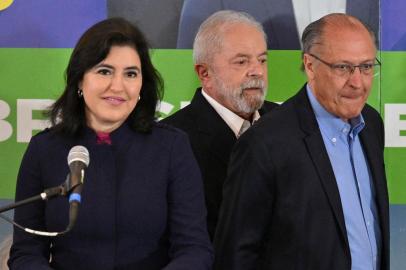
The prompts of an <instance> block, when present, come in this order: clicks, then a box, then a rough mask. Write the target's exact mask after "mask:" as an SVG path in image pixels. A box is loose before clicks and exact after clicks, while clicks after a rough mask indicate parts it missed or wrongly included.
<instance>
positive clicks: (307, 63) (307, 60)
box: [303, 53, 314, 81]
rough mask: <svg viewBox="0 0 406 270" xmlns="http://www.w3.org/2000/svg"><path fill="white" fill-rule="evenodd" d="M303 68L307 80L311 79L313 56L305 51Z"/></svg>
mask: <svg viewBox="0 0 406 270" xmlns="http://www.w3.org/2000/svg"><path fill="white" fill-rule="evenodd" d="M303 68H304V72H305V73H306V75H307V78H308V80H309V81H310V80H313V78H314V58H313V57H312V56H311V55H309V54H307V53H305V54H303Z"/></svg>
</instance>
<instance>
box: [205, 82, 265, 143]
mask: <svg viewBox="0 0 406 270" xmlns="http://www.w3.org/2000/svg"><path fill="white" fill-rule="evenodd" d="M202 95H203V97H204V98H205V99H206V100H207V102H209V104H210V105H211V106H212V107H213V108H214V110H215V111H216V112H217V113H218V114H219V115H220V117H221V118H222V119H223V120H224V122H226V124H227V126H229V127H230V128H231V130H232V131H233V132H234V134H235V136H237V135H238V132H239V131H240V129H241V127H242V124H243V123H244V120H245V119H244V118H242V117H240V116H239V115H237V114H235V113H234V112H232V111H230V110H229V109H228V108H226V107H224V106H223V105H221V104H220V103H219V102H217V100H215V99H214V98H212V97H211V96H209V95H208V94H207V93H206V92H205V91H204V89H202ZM259 118H260V114H259V112H258V110H257V111H255V113H254V118H253V121H252V122H253V123H254V122H255V121H257V120H258V119H259Z"/></svg>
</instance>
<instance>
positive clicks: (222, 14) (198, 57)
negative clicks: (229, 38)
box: [193, 10, 266, 64]
mask: <svg viewBox="0 0 406 270" xmlns="http://www.w3.org/2000/svg"><path fill="white" fill-rule="evenodd" d="M238 23H243V24H246V25H250V26H253V27H254V28H256V29H257V30H258V31H259V32H261V33H262V34H263V36H264V39H265V40H266V34H265V32H264V29H263V27H262V25H261V24H260V23H259V22H258V21H256V20H255V19H254V18H253V17H252V16H251V15H249V14H248V13H246V12H240V11H233V10H221V11H218V12H216V13H214V14H212V15H211V16H210V17H209V18H207V19H206V20H205V21H204V22H203V23H202V24H201V25H200V27H199V30H198V31H197V34H196V37H195V40H194V43H193V61H194V63H195V64H199V63H209V62H210V61H211V57H212V56H213V55H214V54H215V53H216V52H218V51H220V50H221V47H222V43H223V36H224V32H225V31H226V30H227V29H228V27H229V26H232V25H234V24H238ZM241 38H244V37H241Z"/></svg>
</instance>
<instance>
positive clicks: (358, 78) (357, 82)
mask: <svg viewBox="0 0 406 270" xmlns="http://www.w3.org/2000/svg"><path fill="white" fill-rule="evenodd" d="M363 76H364V75H363V74H362V72H361V70H360V69H359V67H355V69H354V71H353V72H352V73H350V75H349V78H348V82H349V83H350V85H351V86H353V87H355V88H359V87H361V86H362V77H363Z"/></svg>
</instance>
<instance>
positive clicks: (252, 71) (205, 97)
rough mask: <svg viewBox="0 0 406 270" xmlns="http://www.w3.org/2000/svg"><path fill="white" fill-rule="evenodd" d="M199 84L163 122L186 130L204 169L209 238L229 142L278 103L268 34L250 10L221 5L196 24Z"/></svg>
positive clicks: (221, 186)
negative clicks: (269, 96) (270, 98)
mask: <svg viewBox="0 0 406 270" xmlns="http://www.w3.org/2000/svg"><path fill="white" fill-rule="evenodd" d="M193 57H194V64H195V71H196V73H197V76H198V77H199V80H200V82H201V84H202V88H199V89H197V91H196V93H195V95H194V97H193V99H192V102H191V104H190V105H189V106H187V107H185V108H183V109H182V110H180V111H178V112H177V113H175V114H174V115H172V116H170V117H168V118H166V119H164V120H163V122H165V123H168V124H171V125H174V126H175V127H178V128H180V129H182V130H184V131H185V132H186V133H187V134H188V135H189V139H190V141H191V144H192V149H193V152H194V154H195V157H196V159H197V161H198V163H199V166H200V169H201V171H202V174H203V180H204V188H205V197H206V206H207V210H208V215H207V223H208V231H209V234H210V236H211V238H213V236H214V232H215V228H216V224H217V217H218V212H219V208H220V204H221V200H222V188H223V182H224V179H225V178H226V172H227V165H228V160H229V157H230V153H231V148H232V147H233V145H234V144H235V142H236V140H237V138H238V137H239V136H240V135H241V134H242V132H244V131H245V130H246V129H247V128H249V127H250V126H251V124H252V123H253V122H254V121H256V120H258V119H259V118H260V116H261V115H262V114H264V113H265V112H268V111H270V110H271V109H272V108H273V107H275V106H277V105H276V104H275V103H271V102H267V101H264V99H265V95H266V92H267V82H268V74H267V72H268V70H267V47H266V35H265V33H264V31H263V29H262V26H261V24H259V23H258V22H257V21H255V20H254V19H253V18H252V17H251V16H250V15H248V14H247V13H242V12H235V11H219V12H217V13H215V14H213V15H212V16H210V17H209V18H208V19H207V20H206V21H205V22H203V24H202V25H201V26H200V28H199V31H198V33H197V35H196V38H195V41H194V45H193Z"/></svg>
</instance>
